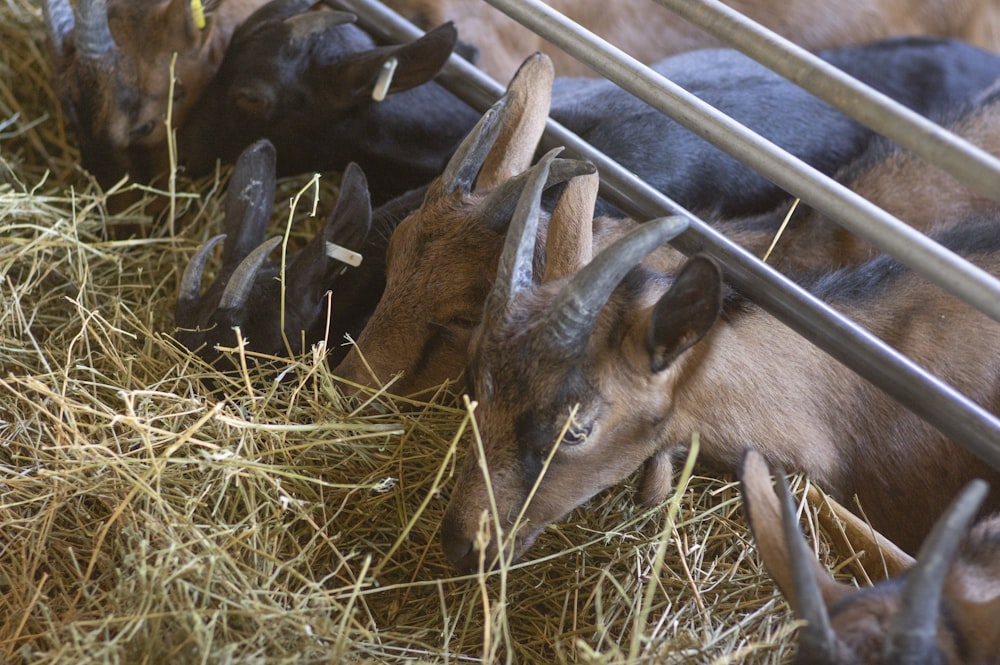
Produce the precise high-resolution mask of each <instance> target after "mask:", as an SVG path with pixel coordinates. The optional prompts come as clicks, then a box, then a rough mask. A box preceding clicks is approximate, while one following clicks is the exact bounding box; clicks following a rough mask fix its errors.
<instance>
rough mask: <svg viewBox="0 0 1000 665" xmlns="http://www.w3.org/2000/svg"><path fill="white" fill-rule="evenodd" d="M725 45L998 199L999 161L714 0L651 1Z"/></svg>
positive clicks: (975, 188)
mask: <svg viewBox="0 0 1000 665" xmlns="http://www.w3.org/2000/svg"><path fill="white" fill-rule="evenodd" d="M655 1H656V2H658V3H659V4H661V5H663V6H664V7H666V8H667V9H669V10H670V11H672V12H674V13H675V14H677V15H678V16H680V17H681V18H683V19H685V20H686V21H689V22H690V23H692V24H694V25H696V26H698V27H699V28H701V29H702V30H704V31H705V32H707V33H709V34H710V35H712V36H713V37H716V38H718V39H719V40H721V41H722V42H724V43H725V44H726V45H728V46H731V47H733V48H735V49H738V50H740V51H742V52H743V53H745V54H746V55H748V56H749V57H751V58H753V59H754V60H756V61H758V62H760V63H761V64H763V65H764V66H765V67H768V68H769V69H771V70H773V71H775V72H777V73H778V74H780V75H781V76H784V77H785V78H786V79H788V80H789V81H791V82H793V83H795V84H796V85H798V86H799V87H801V88H802V89H804V90H807V91H809V92H810V93H812V94H813V95H815V96H817V97H819V98H820V99H822V100H823V101H825V102H827V103H828V104H830V105H831V106H835V107H837V108H839V109H840V110H841V111H843V112H844V113H846V114H847V115H849V116H851V117H852V118H854V119H855V120H857V121H858V122H860V123H861V124H863V125H865V126H866V127H869V128H870V129H873V130H875V131H876V132H878V133H879V134H882V135H883V136H886V137H888V138H889V139H892V140H893V141H894V142H896V143H898V144H899V145H901V146H902V147H904V148H907V149H908V150H911V151H913V152H914V153H915V154H917V155H919V156H921V157H923V158H924V159H925V160H927V161H928V162H930V163H931V164H934V165H935V166H938V167H940V168H941V169H942V170H944V171H946V172H948V173H950V174H951V175H953V176H955V178H956V179H958V180H959V181H961V182H963V183H965V184H966V185H968V186H969V187H971V188H972V189H974V190H975V191H976V192H978V193H979V194H982V195H983V196H986V197H988V198H991V199H993V200H996V201H1000V160H998V159H997V158H996V157H994V156H993V155H991V154H989V153H988V152H986V151H985V150H982V149H981V148H979V147H978V146H975V145H973V144H971V143H969V142H968V141H966V140H964V139H962V138H961V137H958V136H955V135H954V134H952V133H951V132H949V131H947V130H945V129H943V128H941V127H940V126H939V125H937V124H935V123H933V122H931V121H930V120H928V119H927V118H925V117H923V116H922V115H920V114H919V113H916V112H914V111H912V110H910V109H908V108H907V107H905V106H903V105H902V104H900V103H899V102H897V101H895V100H894V99H891V98H890V97H887V96H886V95H884V94H882V93H880V92H878V91H877V90H873V89H872V88H870V87H869V86H867V85H865V84H863V83H861V82H859V81H857V80H856V79H854V78H852V77H850V76H848V75H847V74H845V73H844V72H842V71H840V70H839V69H837V68H836V67H834V66H833V65H831V64H830V63H828V62H826V61H825V60H822V59H821V58H818V57H816V56H815V55H813V54H812V53H810V52H809V51H807V50H805V49H804V48H802V47H801V46H798V45H797V44H794V43H792V42H790V41H789V40H787V39H785V38H784V37H782V36H781V35H779V34H777V33H775V32H772V31H771V30H768V29H767V28H765V27H764V26H762V25H760V24H759V23H756V22H755V21H753V20H752V19H749V18H747V17H746V16H744V15H743V14H740V13H739V12H737V11H736V10H734V9H732V8H730V7H727V6H726V5H724V4H722V3H721V2H719V1H718V0H655Z"/></svg>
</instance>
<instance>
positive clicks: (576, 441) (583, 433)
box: [561, 419, 591, 446]
mask: <svg viewBox="0 0 1000 665" xmlns="http://www.w3.org/2000/svg"><path fill="white" fill-rule="evenodd" d="M590 431H591V428H590V427H589V426H584V425H581V424H580V423H578V422H577V421H576V419H574V420H573V422H572V423H570V426H569V427H568V428H567V429H566V433H565V434H564V435H563V438H562V442H561V445H564V446H578V445H580V444H581V443H583V442H585V441H586V440H587V439H588V438H589V437H590Z"/></svg>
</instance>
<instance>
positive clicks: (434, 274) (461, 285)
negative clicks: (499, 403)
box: [337, 78, 1000, 393]
mask: <svg viewBox="0 0 1000 665" xmlns="http://www.w3.org/2000/svg"><path fill="white" fill-rule="evenodd" d="M525 82H526V79H524V78H520V79H515V80H514V81H512V82H511V86H510V90H511V91H515V90H517V89H519V88H521V87H522V86H524V85H525ZM521 94H523V93H521ZM533 94H534V95H536V96H540V94H541V93H540V92H539V89H538V88H537V87H536V88H534V89H533ZM998 106H1000V101H991V102H989V103H985V104H984V105H983V106H982V107H981V108H979V109H977V110H976V111H975V112H973V113H970V114H968V115H966V116H963V117H962V118H961V119H960V120H959V121H957V122H955V123H953V124H952V125H950V128H951V129H953V130H954V131H956V132H957V133H958V134H959V135H961V136H963V137H964V138H966V139H968V140H970V141H971V142H973V143H975V144H977V145H980V146H981V147H982V148H983V149H984V150H986V151H988V152H991V153H993V154H995V155H997V156H1000V142H998V141H1000V108H998ZM547 107H548V100H547V99H545V100H542V99H539V100H537V108H536V107H527V106H526V107H524V108H526V109H527V108H534V109H535V110H534V111H533V112H534V113H540V112H541V111H540V109H542V108H547ZM515 117H519V116H515ZM522 122H525V123H526V122H527V121H522ZM526 126H528V125H526ZM530 127H531V129H530V130H518V131H516V132H508V133H505V134H504V138H503V139H502V140H501V141H500V142H498V146H503V145H506V143H504V141H507V142H510V141H512V140H514V137H519V138H518V141H519V143H518V145H519V146H520V147H519V150H520V151H523V152H525V151H527V150H529V149H530V147H531V146H533V145H534V144H535V142H537V140H538V138H539V136H540V125H537V124H535V125H530ZM523 152H519V154H523ZM498 153H499V154H503V153H502V151H500V150H498ZM526 163H527V162H526V161H524V160H523V159H522V160H521V161H520V162H519V164H520V168H521V169H523V168H525V165H526ZM860 164H861V165H855V166H851V167H848V168H846V169H845V170H844V171H843V172H841V173H840V174H839V176H838V177H839V179H840V180H841V181H842V182H843V183H844V184H845V185H846V186H848V187H849V188H850V189H852V190H854V191H856V192H857V193H859V194H861V195H862V196H865V197H867V198H869V200H871V201H872V202H873V203H875V204H876V205H879V206H882V207H884V208H886V209H887V210H888V211H889V212H890V213H892V214H894V215H896V216H898V217H900V218H901V219H903V220H904V221H907V222H908V223H910V224H911V225H912V226H913V227H914V228H916V229H918V230H922V231H929V230H931V229H932V228H935V227H939V226H941V225H947V224H949V223H951V222H952V221H954V220H960V219H964V218H966V217H969V216H972V215H984V214H985V215H991V214H994V213H1000V209H998V207H997V204H996V203H995V202H992V201H990V200H988V199H985V198H984V197H981V196H978V195H975V194H973V193H972V192H970V191H969V190H968V189H967V188H965V187H964V186H962V185H960V184H959V183H957V182H956V181H954V180H953V179H951V178H949V177H947V176H944V175H943V174H941V173H940V172H939V171H938V170H937V169H935V168H933V167H931V166H928V165H927V164H926V163H925V162H923V161H922V160H920V159H919V158H917V157H915V156H913V155H911V154H909V153H908V152H906V151H903V150H902V149H892V150H888V151H887V152H886V153H885V154H879V155H877V156H876V157H873V158H871V159H870V160H867V161H865V160H862V161H861V163H860ZM503 169H504V173H505V174H506V177H509V176H510V175H513V173H514V171H516V169H514V170H512V169H511V168H510V167H509V166H504V167H503ZM484 172H487V173H489V172H488V171H486V169H485V168H484ZM501 180H502V178H501V177H497V176H496V175H494V176H492V179H491V180H490V183H491V184H490V187H493V186H495V185H496V184H497V183H498V182H500V181H501ZM575 186H582V184H580V183H578V184H577V185H575ZM483 200H484V199H483V197H482V196H481V195H479V196H478V197H472V198H469V199H467V200H464V201H459V200H457V199H452V200H448V201H447V202H445V201H442V200H438V199H436V198H432V197H428V200H427V202H426V203H425V205H424V206H423V208H422V209H421V210H419V211H417V212H415V213H414V214H413V215H411V216H410V217H408V218H407V219H406V220H405V221H404V222H403V223H402V224H401V225H400V227H399V229H398V230H397V231H396V233H395V234H394V235H393V237H392V239H391V240H390V245H389V255H388V256H387V259H386V272H387V286H386V290H385V292H384V294H383V296H382V298H381V300H380V302H379V304H378V306H377V308H376V310H375V314H374V315H373V317H372V320H371V322H370V323H369V324H368V326H367V327H366V328H365V330H364V331H363V332H362V334H361V336H360V337H359V339H358V348H359V349H360V351H361V353H363V354H364V356H365V358H366V359H367V360H368V363H369V364H370V365H371V369H372V370H373V372H374V376H372V372H369V371H368V369H367V368H366V367H365V366H364V364H363V363H361V362H360V358H359V357H358V353H357V351H355V350H352V351H351V353H350V354H349V356H348V358H347V359H346V360H345V363H344V364H342V365H341V366H340V367H339V368H338V369H337V371H338V373H339V374H340V375H341V376H343V377H345V378H347V379H349V380H351V381H353V382H358V383H362V384H368V385H375V384H379V383H382V382H385V381H388V380H389V379H390V378H392V377H393V376H394V375H396V374H399V373H402V378H401V379H400V381H399V382H398V383H396V384H394V390H396V391H397V392H401V393H408V392H417V391H423V390H429V389H431V388H433V387H436V386H438V385H439V384H440V383H442V382H443V381H445V380H448V379H451V380H454V379H456V378H458V377H459V375H460V374H461V371H462V368H463V367H464V365H465V357H466V354H467V349H468V340H469V335H470V334H471V331H472V329H473V328H474V327H475V325H477V324H478V322H479V320H480V317H481V313H482V303H483V302H484V300H485V297H486V294H487V293H488V291H489V285H490V284H491V283H492V281H493V272H494V270H495V267H496V263H497V259H498V258H499V256H500V251H501V248H502V244H503V237H502V235H501V234H500V233H497V232H496V231H495V230H493V229H489V228H486V227H484V226H483V225H482V224H479V223H477V221H476V219H475V211H476V210H477V208H478V206H479V205H481V203H482V201H483ZM570 201H576V199H575V198H573V197H564V199H563V200H562V201H561V202H560V205H570ZM574 205H578V206H581V210H580V211H573V212H568V213H567V214H568V215H569V218H571V219H574V220H578V219H585V218H586V217H587V216H589V214H588V213H587V212H586V210H587V209H588V208H587V206H590V208H589V209H590V210H591V211H592V210H593V201H590V202H584V203H580V202H577V203H574ZM785 212H786V211H785V210H784V209H782V210H777V211H774V212H772V213H768V214H766V215H762V216H760V217H755V218H750V219H745V220H719V221H717V223H716V226H717V228H719V229H720V230H721V231H722V232H723V233H725V234H726V235H727V236H728V237H729V238H730V239H731V240H733V241H734V242H736V243H737V244H740V245H742V246H743V247H745V248H746V249H748V250H749V251H751V252H752V253H754V254H755V255H757V256H759V257H760V256H763V255H764V252H765V250H766V249H767V248H768V246H769V245H770V243H771V240H772V237H773V235H774V232H775V231H774V230H775V229H776V228H777V227H778V226H779V224H780V221H781V219H782V218H783V217H784V215H785ZM635 224H636V222H634V221H633V220H630V219H615V218H607V217H605V218H599V219H597V220H595V221H594V228H593V235H594V244H595V247H597V248H602V247H604V246H606V245H607V244H609V243H610V241H611V240H612V239H614V238H616V237H619V236H621V235H622V234H624V233H625V232H627V231H628V230H629V229H631V228H633V227H634V226H635ZM552 240H553V242H559V239H558V238H556V237H553V239H552ZM578 251H579V250H578ZM875 254H876V252H875V250H874V249H873V248H872V247H871V246H870V245H868V244H867V243H866V242H864V241H863V240H860V239H859V238H857V237H856V236H854V235H853V234H851V233H850V232H848V231H845V230H843V229H842V228H841V227H839V226H837V225H836V224H835V223H834V222H832V221H830V220H828V219H827V218H826V217H825V216H824V215H822V214H820V213H818V212H816V211H814V210H810V209H804V208H803V209H800V211H799V212H798V213H797V215H796V217H795V218H793V223H792V224H791V225H790V227H789V228H788V229H787V230H786V231H785V232H784V234H783V235H782V236H781V239H780V240H779V242H778V244H777V246H776V248H775V250H774V252H773V254H772V256H771V257H770V258H769V260H768V262H769V264H771V265H774V266H775V267H777V268H778V269H779V270H782V271H784V272H787V273H792V274H794V273H799V272H802V271H816V270H827V269H831V268H836V267H842V266H847V265H855V264H858V263H860V262H862V261H865V260H867V259H869V258H871V257H873V256H874V255H875ZM563 255H564V253H563V252H556V253H555V256H556V258H555V260H556V261H559V260H560V258H559V257H561V256H563ZM682 260H683V256H682V255H681V254H680V253H678V252H676V251H674V250H673V249H671V248H669V247H667V248H663V249H662V250H659V251H657V252H655V253H654V254H653V255H651V256H650V257H649V259H647V261H646V264H647V265H648V266H649V267H651V268H654V269H656V270H659V271H661V272H668V273H669V272H672V271H673V270H675V269H677V268H679V267H680V265H681V263H682ZM553 270H556V271H559V274H566V270H565V268H561V267H559V266H553Z"/></svg>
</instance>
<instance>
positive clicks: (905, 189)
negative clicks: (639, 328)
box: [725, 86, 1000, 272]
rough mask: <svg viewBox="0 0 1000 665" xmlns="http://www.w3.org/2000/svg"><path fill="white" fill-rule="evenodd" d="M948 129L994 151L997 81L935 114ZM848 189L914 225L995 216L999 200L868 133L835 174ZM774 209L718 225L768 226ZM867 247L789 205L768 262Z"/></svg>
mask: <svg viewBox="0 0 1000 665" xmlns="http://www.w3.org/2000/svg"><path fill="white" fill-rule="evenodd" d="M935 120H936V121H937V122H939V123H940V124H941V125H943V126H945V127H946V128H947V129H948V130H949V131H951V132H953V133H954V134H956V135H957V136H960V137H962V138H964V139H966V140H967V141H969V142H971V143H973V144H974V145H976V146H978V147H980V148H982V149H983V150H985V151H986V152H988V153H990V154H992V155H994V156H996V157H1000V87H998V86H994V88H993V89H991V90H990V91H988V92H987V94H984V95H983V96H982V97H981V98H979V99H977V100H975V101H974V103H970V104H962V105H959V106H958V107H957V108H954V109H950V110H948V111H946V112H944V113H943V114H941V115H939V116H938V117H936V118H935ZM835 177H836V179H837V180H838V181H840V182H841V183H843V184H845V185H846V186H848V187H850V189H851V190H853V191H854V192H855V193H857V194H859V195H860V196H863V197H864V198H866V199H868V200H869V201H872V202H873V203H875V204H876V205H878V206H879V207H881V208H883V209H884V210H886V211H887V212H889V213H891V214H892V215H895V216H896V217H898V218H899V219H901V220H903V221H905V222H907V223H908V224H909V225H910V226H912V227H913V228H915V229H918V230H929V229H932V228H934V227H935V226H936V225H938V224H939V223H940V222H941V221H943V220H950V219H951V220H960V219H965V218H967V217H974V216H983V215H986V216H996V215H1000V204H998V203H997V202H996V201H995V200H993V199H991V198H988V197H986V196H983V195H982V194H979V193H977V192H975V191H973V190H972V189H971V188H969V187H967V186H966V185H964V184H962V183H961V182H959V181H958V180H956V179H955V178H954V177H952V176H950V175H948V174H947V173H944V172H942V171H940V170H939V169H937V168H935V167H933V166H930V165H928V164H927V163H926V162H925V161H924V160H923V159H921V158H920V157H917V156H916V155H914V154H912V153H910V152H909V151H907V150H904V149H902V148H900V147H899V146H897V145H895V144H894V143H892V142H891V141H889V140H887V139H881V138H880V139H878V140H876V141H875V142H874V143H873V144H872V145H871V146H869V148H868V149H867V150H866V151H865V152H864V153H863V154H862V155H861V157H859V158H858V159H856V160H855V161H853V162H851V163H850V164H848V165H847V166H846V167H844V168H843V169H841V170H840V171H839V172H838V173H837V174H836V176H835ZM782 214H783V213H782V212H781V211H772V212H771V213H769V214H765V215H761V216H751V217H748V218H744V219H740V220H727V222H726V224H725V226H726V232H727V233H731V234H734V235H735V236H737V237H747V236H754V235H755V234H758V233H769V232H771V231H772V230H773V229H774V228H775V224H776V221H777V218H778V217H780V216H782ZM875 254H876V250H875V248H873V247H872V246H871V245H869V244H868V243H867V242H865V241H864V240H862V239H861V238H859V237H857V236H855V235H854V234H852V233H850V232H849V231H847V230H845V229H844V228H843V227H840V226H838V225H837V224H835V223H834V222H832V221H831V220H828V219H827V218H826V216H825V215H823V214H821V213H820V212H818V211H816V210H812V209H809V208H807V207H805V206H803V207H801V208H800V209H799V210H796V211H795V213H794V214H793V215H792V216H791V218H790V220H789V223H788V227H787V229H786V230H785V231H784V233H783V235H782V238H781V242H780V244H779V245H778V246H777V251H776V252H774V253H773V255H772V256H773V257H774V258H773V259H772V263H774V265H775V266H776V267H778V268H780V269H782V270H785V271H791V272H801V271H810V270H816V269H828V268H836V267H843V266H846V265H851V264H854V263H860V262H862V261H864V260H867V259H870V258H872V257H873V256H874V255H875Z"/></svg>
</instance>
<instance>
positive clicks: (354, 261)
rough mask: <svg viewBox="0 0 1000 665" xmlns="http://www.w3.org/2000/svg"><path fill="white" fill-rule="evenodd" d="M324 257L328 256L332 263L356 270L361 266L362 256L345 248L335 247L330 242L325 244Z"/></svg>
mask: <svg viewBox="0 0 1000 665" xmlns="http://www.w3.org/2000/svg"><path fill="white" fill-rule="evenodd" d="M326 255H327V256H329V257H330V258H331V259H333V260H334V261H340V262H341V263H346V264H347V265H349V266H352V267H354V268H357V267H358V266H359V265H361V260H362V256H361V255H360V254H358V253H357V252H355V251H352V250H350V249H347V248H346V247H341V246H340V245H335V244H333V243H332V242H328V243H326Z"/></svg>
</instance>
